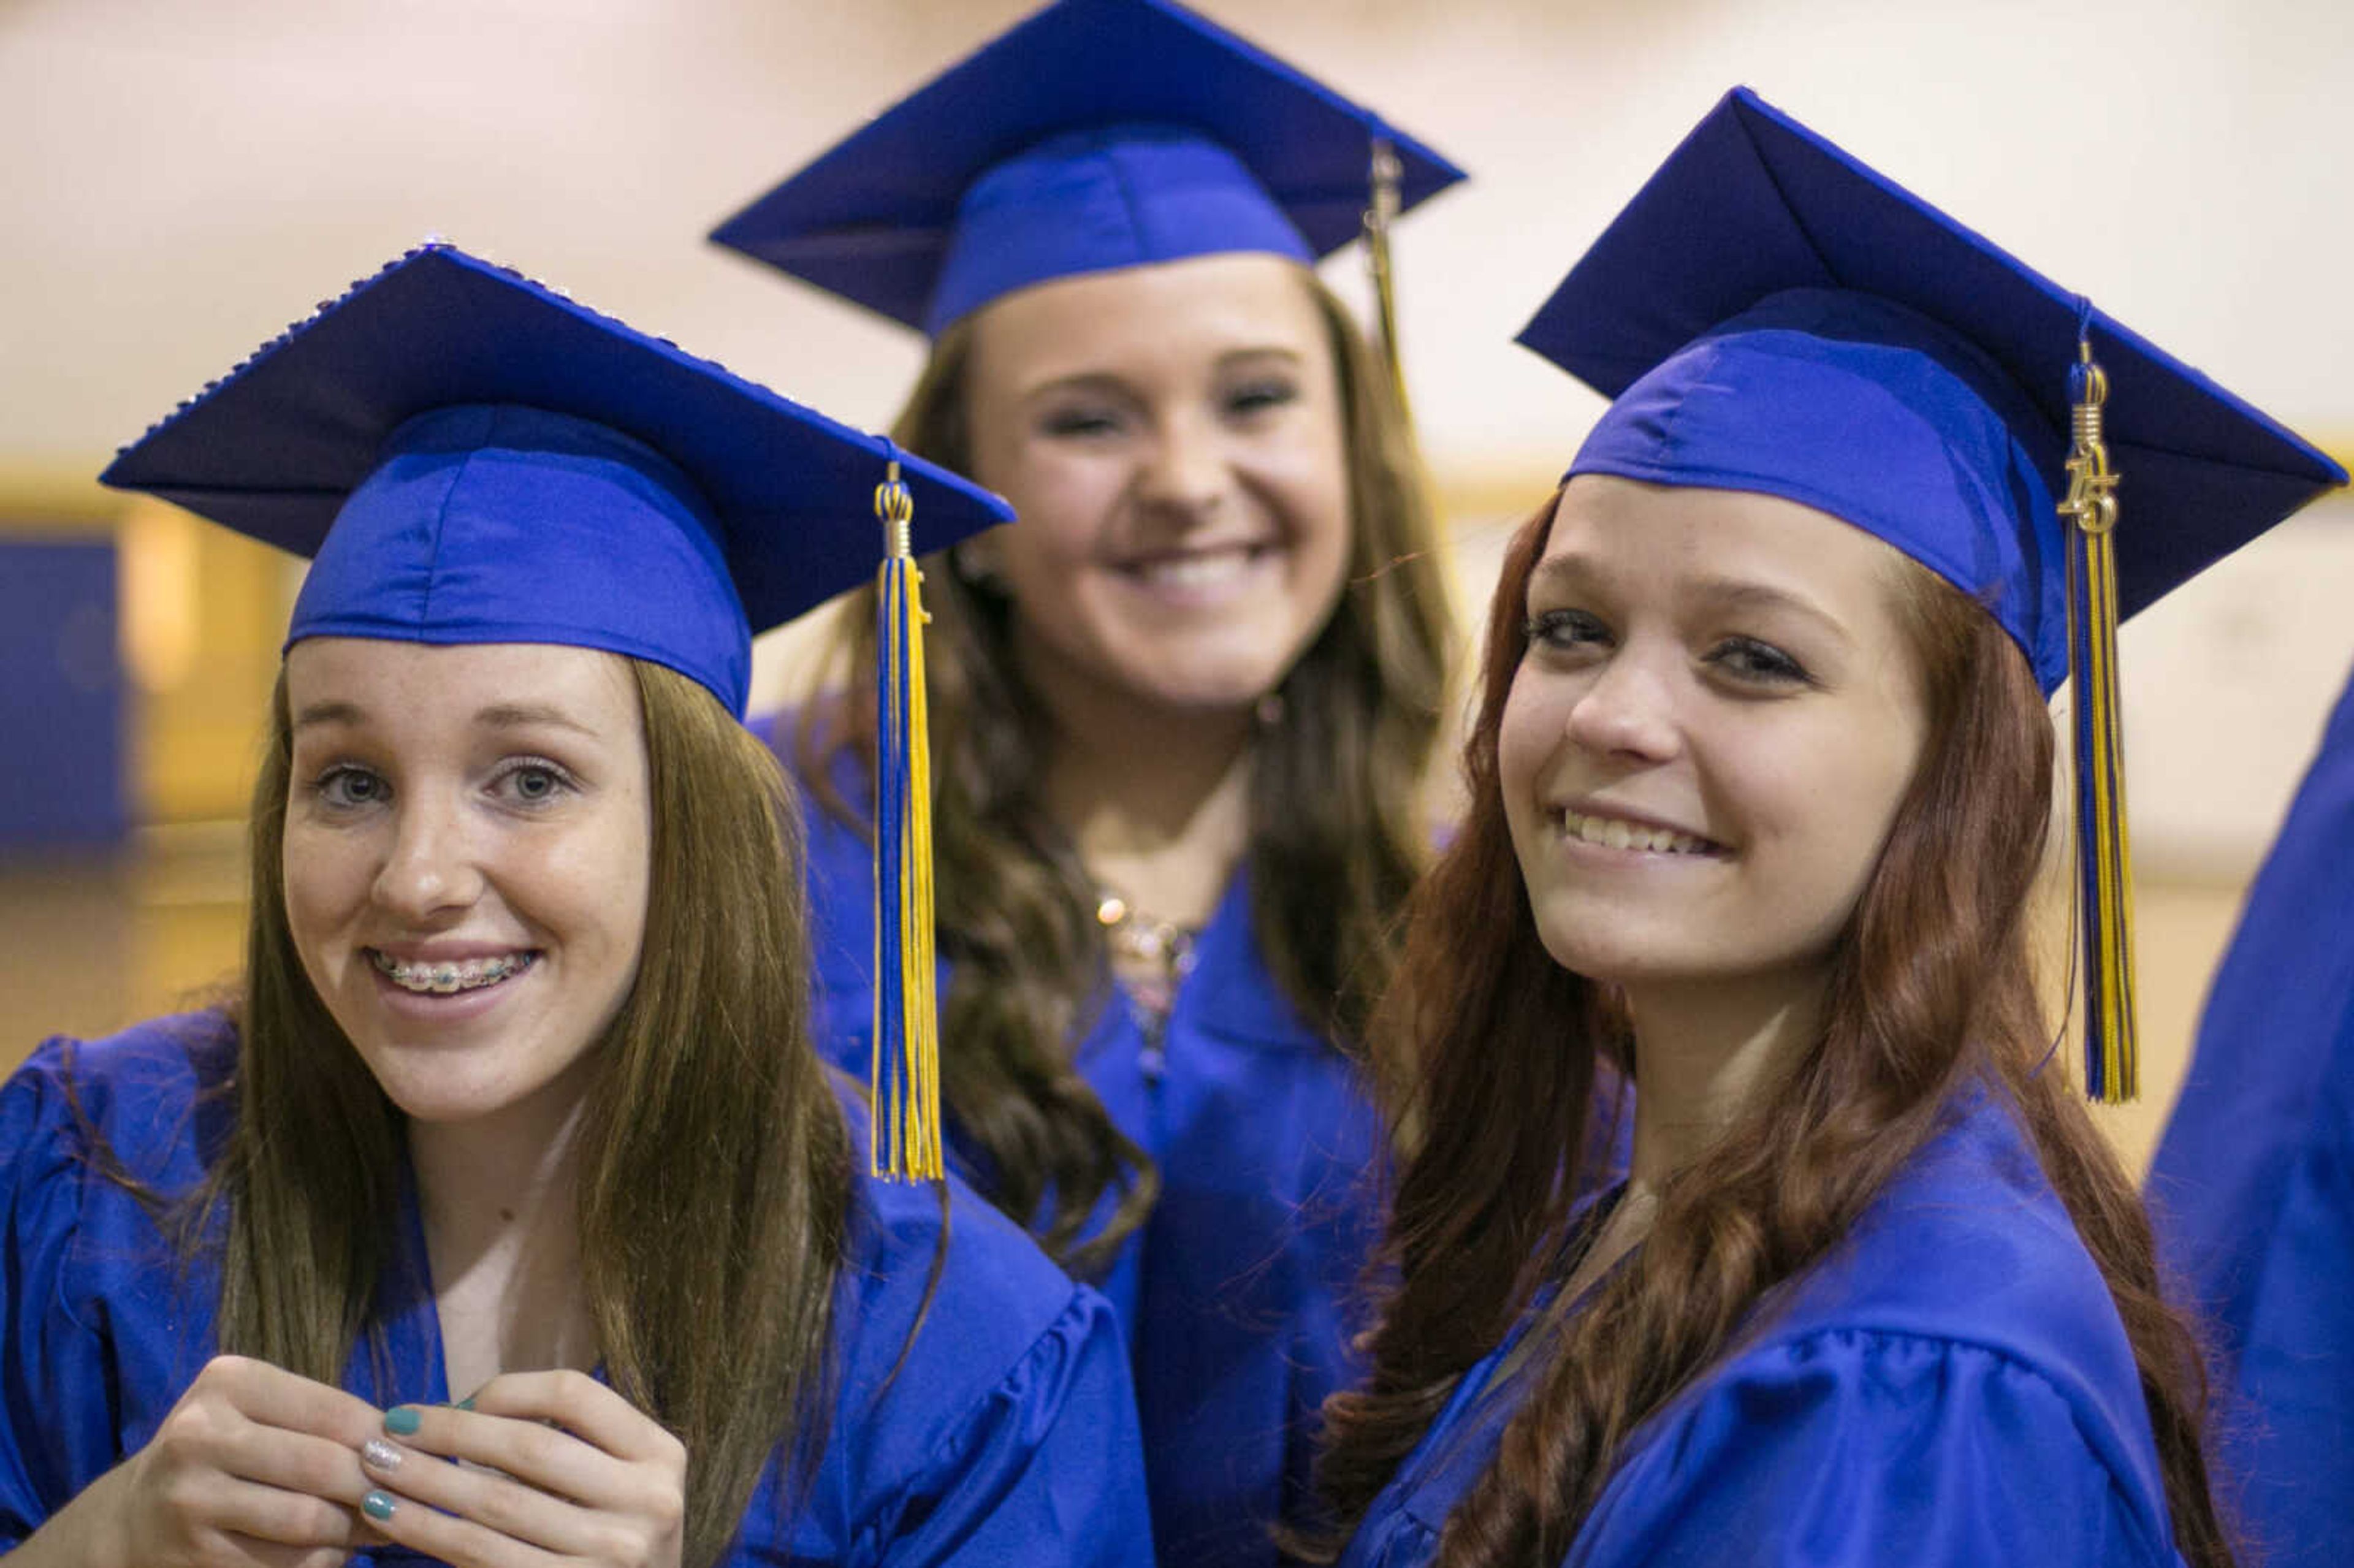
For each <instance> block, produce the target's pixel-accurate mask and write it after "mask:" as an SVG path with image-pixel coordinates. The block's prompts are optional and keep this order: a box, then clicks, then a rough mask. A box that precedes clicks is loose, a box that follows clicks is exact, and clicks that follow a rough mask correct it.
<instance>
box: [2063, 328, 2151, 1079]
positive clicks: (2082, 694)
mask: <svg viewBox="0 0 2354 1568" xmlns="http://www.w3.org/2000/svg"><path fill="white" fill-rule="evenodd" d="M2077 355H2078V363H2077V365H2076V366H2075V367H2074V369H2073V373H2072V375H2071V377H2070V380H2071V384H2072V389H2073V397H2072V399H2071V400H2072V403H2073V412H2072V418H2071V425H2072V430H2071V433H2072V435H2073V450H2071V452H2070V454H2069V457H2068V498H2067V499H2066V500H2065V501H2063V502H2062V503H2061V504H2060V514H2061V515H2062V518H2064V519H2065V520H2066V521H2068V522H2069V523H2071V524H2073V527H2072V528H2071V529H2070V530H2069V534H2070V537H2069V540H2068V577H2069V585H2068V588H2069V591H2068V621H2069V626H2068V642H2069V658H2070V674H2071V677H2072V679H2073V682H2074V683H2075V691H2074V702H2075V710H2076V712H2075V721H2074V724H2073V726H2072V727H2073V732H2074V739H2075V764H2076V863H2077V878H2078V895H2079V898H2080V900H2081V914H2082V918H2083V924H2084V931H2083V941H2084V1080H2085V1088H2086V1091H2087V1092H2088V1093H2089V1094H2091V1095H2093V1096H2094V1097H2095V1098H2097V1099H2099V1100H2101V1101H2102V1102H2104V1103H2105V1104H2109V1105H2116V1104H2121V1103H2123V1102H2124V1101H2126V1100H2130V1099H2132V1098H2134V1097H2136V1096H2137V1094H2139V1093H2140V1088H2141V1083H2140V1078H2141V1072H2140V1050H2139V1042H2138V1038H2137V1028H2136V1021H2135V1015H2134V992H2135V974H2134V950H2133V856H2132V844H2131V838H2130V835H2129V833H2128V831H2127V828H2126V789H2125V715H2124V713H2123V710H2122V707H2121V702H2120V698H2119V694H2118V692H2119V681H2118V671H2117V580H2116V552H2115V545H2114V535H2115V528H2116V523H2117V500H2116V486H2117V474H2116V472H2115V470H2113V469H2112V468H2111V467H2110V466H2109V454H2108V446H2107V443H2106V440H2105V438H2104V434H2103V429H2102V406H2103V404H2104V403H2105V401H2106V400H2107V397H2108V376H2107V375H2106V374H2105V372H2103V370H2102V369H2101V367H2100V366H2099V365H2098V364H2096V363H2095V362H2094V359H2093V347H2092V344H2091V342H2090V340H2089V339H2080V340H2079V342H2078V344H2077Z"/></svg>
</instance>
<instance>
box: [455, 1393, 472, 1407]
mask: <svg viewBox="0 0 2354 1568" xmlns="http://www.w3.org/2000/svg"><path fill="white" fill-rule="evenodd" d="M458 1408H459V1409H461V1410H472V1409H473V1408H474V1396H473V1395H472V1394H471V1393H470V1394H468V1395H467V1396H466V1397H465V1398H463V1399H461V1400H460V1401H459V1402H458Z"/></svg>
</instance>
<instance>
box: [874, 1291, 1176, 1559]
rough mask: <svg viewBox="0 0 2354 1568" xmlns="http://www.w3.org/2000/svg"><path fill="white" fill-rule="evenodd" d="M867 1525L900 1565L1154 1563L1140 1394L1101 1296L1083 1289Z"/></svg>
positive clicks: (880, 1555) (881, 1553) (882, 1554)
mask: <svg viewBox="0 0 2354 1568" xmlns="http://www.w3.org/2000/svg"><path fill="white" fill-rule="evenodd" d="M926 1331H927V1332H929V1331H930V1328H929V1327H928V1328H927V1330H926ZM867 1533H868V1534H869V1536H870V1538H871V1539H873V1540H875V1542H877V1543H878V1545H879V1550H878V1551H876V1552H875V1554H874V1555H873V1557H872V1559H871V1560H872V1561H875V1562H877V1563H881V1564H885V1565H886V1568H933V1565H935V1564H947V1563H955V1564H957V1565H958V1568H997V1565H1000V1564H1002V1565H1004V1568H1015V1565H1023V1568H1030V1565H1036V1568H1063V1565H1069V1568H1114V1565H1116V1564H1117V1565H1127V1564H1135V1565H1137V1568H1150V1564H1151V1562H1152V1546H1151V1526H1150V1522H1149V1519H1148V1514H1147V1510H1146V1505H1145V1493H1144V1470H1143V1459H1142V1453H1141V1446H1140V1442H1139V1440H1138V1436H1137V1425H1136V1399H1135V1394H1134V1393H1133V1390H1132V1386H1131V1384H1130V1382H1129V1372H1128V1360H1127V1355H1126V1352H1125V1351H1124V1349H1123V1347H1122V1341H1121V1339H1120V1333H1119V1325H1118V1323H1117V1321H1116V1319H1114V1318H1113V1316H1112V1312H1111V1309H1110V1308H1109V1307H1108V1306H1107V1305H1106V1304H1105V1302H1104V1300H1103V1298H1101V1297H1099V1296H1097V1294H1096V1293H1095V1292H1094V1291H1092V1290H1088V1289H1087V1288H1085V1287H1077V1288H1076V1289H1075V1290H1074V1291H1073V1294H1072V1297H1071V1300H1070V1304H1069V1306H1068V1307H1067V1308H1065V1310H1064V1311H1063V1313H1062V1315H1061V1316H1060V1317H1058V1318H1057V1319H1055V1321H1054V1322H1053V1323H1052V1324H1051V1325H1049V1326H1048V1328H1047V1329H1046V1330H1045V1332H1044V1333H1043V1334H1041V1335H1040V1336H1039V1337H1038V1339H1037V1340H1036V1341H1035V1343H1034V1344H1033V1345H1032V1346H1031V1347H1030V1350H1029V1351H1028V1353H1027V1354H1026V1355H1024V1356H1023V1358H1022V1359H1021V1361H1018V1362H1017V1363H1016V1364H1015V1365H1014V1367H1013V1370H1012V1371H1011V1372H1008V1373H1007V1374H1006V1376H1005V1377H1004V1378H1003V1379H1002V1380H1001V1381H1000V1382H999V1383H997V1384H996V1386H994V1387H993V1388H991V1390H989V1392H988V1393H986V1394H985V1395H984V1396H983V1397H982V1398H981V1400H980V1401H979V1402H978V1404H975V1405H974V1406H973V1407H972V1408H971V1409H970V1412H969V1413H968V1414H966V1416H965V1417H964V1418H963V1419H962V1420H961V1421H960V1422H958V1423H957V1424H956V1425H954V1426H953V1427H952V1428H951V1429H950V1430H949V1431H948V1432H946V1433H944V1434H942V1435H941V1436H939V1437H938V1439H937V1440H936V1441H935V1442H934V1444H933V1445H932V1446H931V1449H930V1452H929V1454H928V1456H927V1457H926V1460H925V1462H924V1463H923V1464H922V1465H921V1467H919V1468H918V1469H917V1471H916V1472H915V1473H914V1474H913V1475H912V1476H911V1477H910V1478H909V1480H908V1483H907V1486H906V1488H905V1489H904V1490H902V1491H901V1492H900V1493H899V1494H898V1495H897V1496H896V1497H895V1498H893V1499H889V1501H888V1502H887V1504H886V1505H885V1508H884V1509H883V1510H882V1511H881V1512H880V1514H879V1515H878V1516H876V1517H875V1518H874V1519H872V1520H870V1524H869V1528H868V1531H867Z"/></svg>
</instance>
